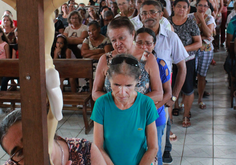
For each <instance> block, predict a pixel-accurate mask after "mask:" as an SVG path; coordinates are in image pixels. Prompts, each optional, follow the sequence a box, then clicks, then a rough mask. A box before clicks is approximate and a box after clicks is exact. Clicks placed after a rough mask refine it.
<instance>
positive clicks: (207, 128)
mask: <svg viewBox="0 0 236 165" xmlns="http://www.w3.org/2000/svg"><path fill="white" fill-rule="evenodd" d="M212 130H213V129H212V124H207V125H205V124H200V123H199V124H192V125H191V127H189V128H188V129H187V134H202V135H205V134H210V135H211V134H212Z"/></svg>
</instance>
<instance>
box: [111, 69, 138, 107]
mask: <svg viewBox="0 0 236 165" xmlns="http://www.w3.org/2000/svg"><path fill="white" fill-rule="evenodd" d="M110 83H111V89H112V96H113V97H114V99H115V100H116V101H119V102H120V103H127V102H129V101H130V100H132V99H133V96H134V94H135V93H136V92H135V90H134V89H135V86H136V84H137V81H136V80H135V78H134V77H133V76H132V77H131V76H127V75H123V74H114V75H113V76H112V77H111V78H110Z"/></svg>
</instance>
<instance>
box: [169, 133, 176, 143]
mask: <svg viewBox="0 0 236 165" xmlns="http://www.w3.org/2000/svg"><path fill="white" fill-rule="evenodd" d="M170 141H171V142H175V141H177V136H176V135H175V134H172V135H170Z"/></svg>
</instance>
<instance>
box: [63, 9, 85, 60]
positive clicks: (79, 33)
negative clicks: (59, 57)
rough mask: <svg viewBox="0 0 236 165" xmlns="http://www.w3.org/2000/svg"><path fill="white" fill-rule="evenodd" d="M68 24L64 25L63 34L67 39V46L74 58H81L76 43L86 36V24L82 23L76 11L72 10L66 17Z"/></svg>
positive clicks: (79, 42) (81, 41) (80, 42)
mask: <svg viewBox="0 0 236 165" xmlns="http://www.w3.org/2000/svg"><path fill="white" fill-rule="evenodd" d="M68 22H69V24H70V25H69V26H68V27H66V29H65V31H64V35H65V36H66V37H67V40H68V48H69V49H71V50H72V52H73V53H74V55H75V56H76V58H82V57H81V53H80V50H79V48H77V45H78V44H82V43H83V40H84V39H85V38H86V37H87V36H88V32H87V26H86V25H83V24H82V18H81V16H80V14H79V12H78V11H72V12H71V13H70V14H69V17H68Z"/></svg>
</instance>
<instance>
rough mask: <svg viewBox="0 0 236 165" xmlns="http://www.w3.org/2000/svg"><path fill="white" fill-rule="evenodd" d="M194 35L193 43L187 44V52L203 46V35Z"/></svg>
mask: <svg viewBox="0 0 236 165" xmlns="http://www.w3.org/2000/svg"><path fill="white" fill-rule="evenodd" d="M192 37H193V43H192V44H190V45H187V46H185V49H186V51H187V52H189V51H194V50H198V49H199V48H201V47H202V39H201V36H200V35H199V36H192Z"/></svg>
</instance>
